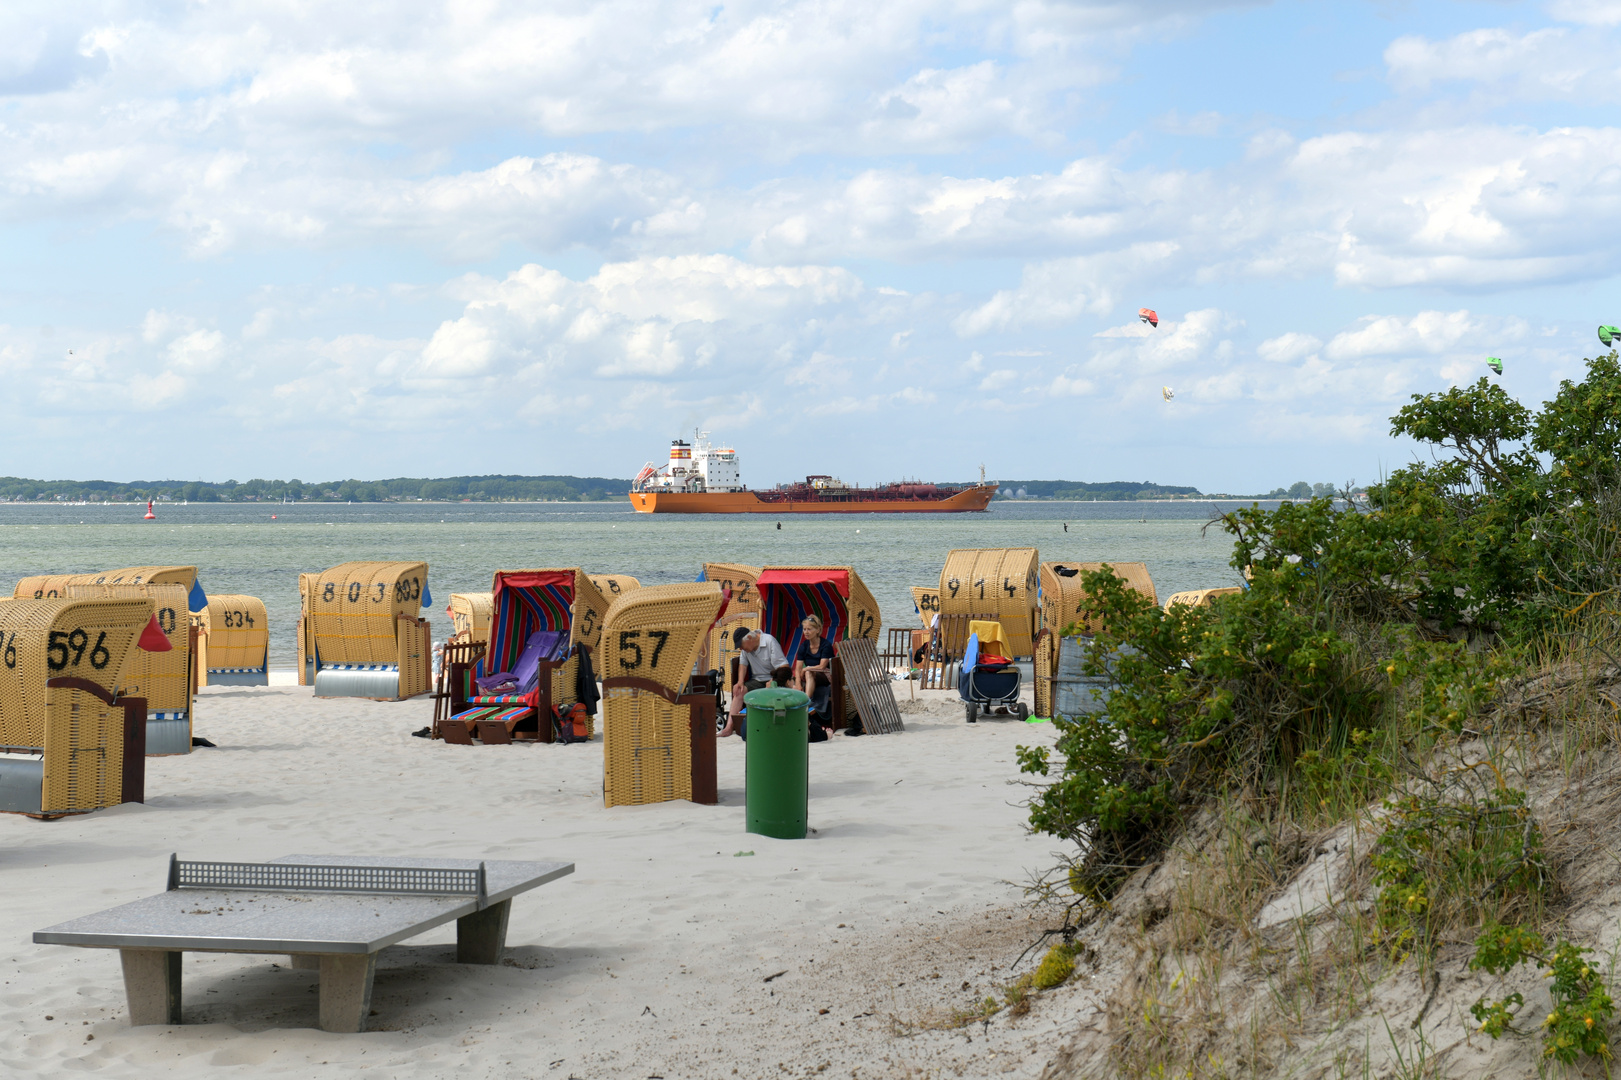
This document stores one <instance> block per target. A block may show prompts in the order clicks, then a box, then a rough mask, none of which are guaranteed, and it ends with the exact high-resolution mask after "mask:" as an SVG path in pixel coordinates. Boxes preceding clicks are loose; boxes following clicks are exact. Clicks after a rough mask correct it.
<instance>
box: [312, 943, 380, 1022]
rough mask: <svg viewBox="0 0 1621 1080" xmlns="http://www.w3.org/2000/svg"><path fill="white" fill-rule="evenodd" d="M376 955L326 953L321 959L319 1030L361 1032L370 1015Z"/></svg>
mask: <svg viewBox="0 0 1621 1080" xmlns="http://www.w3.org/2000/svg"><path fill="white" fill-rule="evenodd" d="M376 974H377V954H376V953H365V954H360V953H340V954H333V953H326V954H323V955H322V957H321V1030H322V1031H365V1030H366V1017H367V1016H368V1015H370V1013H371V984H372V977H373V976H374V975H376Z"/></svg>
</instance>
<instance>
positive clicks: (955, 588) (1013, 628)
mask: <svg viewBox="0 0 1621 1080" xmlns="http://www.w3.org/2000/svg"><path fill="white" fill-rule="evenodd" d="M1036 560H1037V553H1036V549H1035V548H958V549H955V550H953V551H951V552H949V553H948V554H947V555H946V564H945V567H944V568H943V569H942V570H941V571H940V613H941V614H942V615H972V616H974V617H975V618H978V619H995V620H996V621H997V622H1000V623H1001V624H1002V630H1003V632H1004V633H1005V634H1006V635H1007V639H1008V646H1009V647H1010V648H1011V649H1012V650H1013V655H1014V656H1016V657H1021V658H1023V657H1029V656H1032V655H1034V652H1035V634H1036V591H1037V588H1038V581H1037V573H1036Z"/></svg>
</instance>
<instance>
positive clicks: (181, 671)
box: [68, 575, 197, 757]
mask: <svg viewBox="0 0 1621 1080" xmlns="http://www.w3.org/2000/svg"><path fill="white" fill-rule="evenodd" d="M97 576H100V575H97ZM189 592H190V589H189V587H188V586H186V585H185V584H183V583H181V582H178V581H176V582H172V583H169V584H161V583H148V584H106V585H69V586H68V597H69V599H73V600H142V599H145V600H150V601H151V604H152V609H153V613H154V614H155V615H156V616H157V621H158V629H160V630H162V631H163V635H164V637H166V638H168V639H169V650H168V651H167V652H147V651H145V650H142V649H137V650H136V651H135V652H134V653H132V654H131V655H130V657H129V660H128V662H127V663H126V664H125V666H124V670H123V672H122V673H120V675H119V677H118V685H117V686H116V687H114V688H113V689H114V691H115V692H116V693H117V694H119V695H120V696H124V697H138V698H145V699H146V709H147V713H146V754H147V756H148V757H159V756H165V755H170V754H189V753H191V736H192V719H193V717H192V708H193V705H194V704H195V694H196V684H195V681H194V680H195V668H194V666H193V663H192V660H193V657H194V655H195V652H196V649H195V648H194V645H195V642H196V640H197V631H196V630H195V629H194V628H193V627H192V625H191V619H190V618H189V617H188V616H187V614H186V597H187V594H188V593H189Z"/></svg>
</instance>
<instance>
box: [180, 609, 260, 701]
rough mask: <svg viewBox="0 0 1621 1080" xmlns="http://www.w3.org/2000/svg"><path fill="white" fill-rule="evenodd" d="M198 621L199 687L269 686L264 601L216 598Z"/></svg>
mask: <svg viewBox="0 0 1621 1080" xmlns="http://www.w3.org/2000/svg"><path fill="white" fill-rule="evenodd" d="M199 621H200V622H201V624H202V627H201V630H202V632H201V634H199V636H198V639H197V685H198V686H268V685H270V620H269V619H268V618H267V617H266V615H265V602H264V601H263V600H261V599H259V598H258V597H257V596H240V595H236V594H231V593H220V594H216V595H214V596H210V597H209V598H208V606H207V607H205V608H204V609H203V611H202V613H201V615H200V617H199Z"/></svg>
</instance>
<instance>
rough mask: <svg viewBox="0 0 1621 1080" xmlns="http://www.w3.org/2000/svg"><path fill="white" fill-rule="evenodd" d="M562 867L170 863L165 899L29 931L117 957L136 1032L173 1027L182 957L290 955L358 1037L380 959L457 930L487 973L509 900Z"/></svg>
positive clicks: (463, 953) (341, 1024)
mask: <svg viewBox="0 0 1621 1080" xmlns="http://www.w3.org/2000/svg"><path fill="white" fill-rule="evenodd" d="M573 872H574V864H573V863H566V862H504V861H485V862H479V861H477V860H467V859H397V858H387V857H375V858H374V857H368V856H344V855H288V856H286V857H284V858H281V859H276V860H273V861H271V862H267V863H227V862H185V861H182V860H180V859H178V858H175V857H174V856H170V858H169V883H168V888H167V890H165V891H164V892H161V893H158V894H157V895H156V896H149V897H147V898H146V899H144V900H136V901H134V902H133V903H128V904H122V905H120V906H118V907H114V908H108V909H107V910H106V911H100V912H97V913H96V914H94V915H86V916H84V917H83V918H79V919H74V920H72V921H71V922H65V923H59V924H58V925H56V926H52V927H48V928H47V929H44V930H39V931H36V932H35V934H34V941H35V942H37V943H39V944H42V945H81V946H86V947H89V948H95V949H117V950H118V951H119V953H120V956H121V958H122V960H123V967H124V990H125V993H126V994H127V995H128V997H129V1019H130V1023H131V1024H178V1023H180V954H181V952H182V951H184V950H191V951H194V952H232V953H285V954H287V955H289V956H291V957H292V961H293V966H294V967H296V968H319V969H320V972H321V989H320V1017H321V1028H322V1029H323V1030H325V1031H361V1030H364V1028H365V1025H366V1017H367V1016H368V1015H369V1013H370V1012H371V989H372V977H373V975H374V974H375V973H376V971H377V953H378V951H379V950H381V949H383V948H385V947H386V946H389V945H393V944H394V943H396V942H399V941H404V940H405V939H406V938H411V937H415V936H416V935H418V934H421V933H423V932H424V931H427V930H431V929H432V928H433V927H435V926H440V925H442V924H444V923H447V922H449V921H450V920H451V919H455V920H456V962H457V963H462V964H493V963H495V962H497V961H498V960H499V959H500V956H501V950H502V948H503V947H504V946H505V945H506V936H507V918H508V915H509V914H510V912H511V910H512V897H514V896H516V895H517V894H519V893H521V892H527V891H528V890H530V889H533V888H537V887H539V886H541V885H544V884H546V883H547V882H548V881H555V880H556V879H558V878H560V877H563V876H564V875H566V874H572V873H573Z"/></svg>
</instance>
